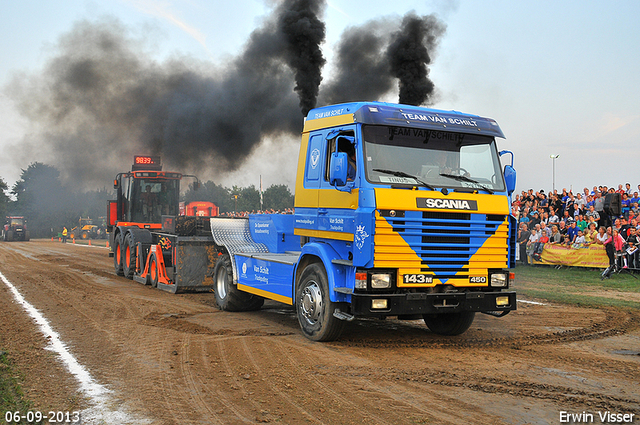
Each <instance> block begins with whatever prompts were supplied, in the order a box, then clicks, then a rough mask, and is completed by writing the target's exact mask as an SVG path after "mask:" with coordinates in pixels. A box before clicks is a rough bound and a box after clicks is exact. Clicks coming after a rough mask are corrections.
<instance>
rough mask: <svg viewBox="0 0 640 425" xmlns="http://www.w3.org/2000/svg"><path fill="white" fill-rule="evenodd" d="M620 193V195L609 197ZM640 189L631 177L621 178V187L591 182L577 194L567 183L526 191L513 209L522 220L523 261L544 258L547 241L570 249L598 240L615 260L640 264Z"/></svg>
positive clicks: (621, 264)
mask: <svg viewBox="0 0 640 425" xmlns="http://www.w3.org/2000/svg"><path fill="white" fill-rule="evenodd" d="M615 193H618V194H619V196H616V195H613V196H609V197H607V195H608V194H615ZM639 194H640V185H638V186H637V189H632V188H631V184H630V183H627V184H625V185H622V184H620V185H618V188H617V189H615V188H608V187H606V186H597V187H596V186H594V187H593V189H592V190H589V189H588V188H586V187H585V188H584V190H583V191H582V192H579V193H577V194H574V193H573V191H571V190H569V191H567V189H563V190H562V192H560V193H558V191H557V190H554V191H553V192H552V193H549V194H546V193H545V191H544V190H540V191H538V192H535V193H534V191H533V189H529V190H528V191H522V193H521V194H519V195H516V196H515V198H514V199H513V202H512V204H511V208H512V211H511V212H512V214H513V215H514V216H515V217H516V219H517V220H518V236H517V243H518V246H519V256H520V263H521V264H524V265H526V264H530V263H531V262H532V259H536V260H539V259H540V255H541V253H542V250H543V248H544V246H545V244H558V245H563V246H565V247H567V248H569V249H580V248H584V247H588V246H589V245H592V244H597V245H602V246H603V247H604V248H605V250H606V253H607V256H608V258H609V265H614V264H616V265H618V266H619V267H621V268H633V269H640V261H639V253H640V250H639V249H638V247H639V246H640V224H638V215H640V207H638V204H639V203H640V195H639ZM612 199H619V200H620V202H619V208H617V206H616V208H612V205H608V204H611V203H612V202H611V200H612ZM607 200H609V202H607ZM613 204H617V202H613ZM618 210H619V214H618V213H617V212H618ZM616 262H619V263H616Z"/></svg>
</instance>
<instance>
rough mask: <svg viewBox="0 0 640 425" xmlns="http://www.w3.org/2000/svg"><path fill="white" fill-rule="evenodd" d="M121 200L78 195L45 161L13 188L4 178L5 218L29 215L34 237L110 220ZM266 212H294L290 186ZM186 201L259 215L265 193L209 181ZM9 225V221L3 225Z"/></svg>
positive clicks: (268, 197) (272, 192)
mask: <svg viewBox="0 0 640 425" xmlns="http://www.w3.org/2000/svg"><path fill="white" fill-rule="evenodd" d="M112 199H115V191H114V190H113V189H112V188H106V187H105V188H102V189H98V190H93V191H87V192H81V193H80V192H77V191H74V190H73V188H71V187H69V186H68V185H64V184H63V183H62V181H61V179H60V172H59V171H58V170H57V169H56V168H55V167H53V166H51V165H47V164H43V163H40V162H34V163H31V164H30V165H29V166H28V167H27V169H23V170H22V174H21V176H20V179H19V180H18V181H17V182H16V183H15V184H14V185H13V187H12V188H11V189H9V187H8V185H7V183H6V182H5V181H4V179H2V177H0V217H1V218H4V217H5V216H8V215H17V216H24V217H26V219H27V223H28V224H27V225H28V228H29V231H30V233H31V237H32V238H48V237H51V236H56V235H57V234H58V233H59V232H60V231H61V230H62V227H63V226H66V227H67V228H68V229H70V228H72V227H74V226H76V225H77V224H78V221H79V219H80V217H83V218H86V217H90V218H92V219H94V220H97V223H96V224H98V225H99V224H100V222H101V221H104V220H106V214H107V201H109V200H112ZM262 199H263V203H262V209H265V210H266V209H269V210H270V209H274V210H284V209H286V208H293V195H292V194H291V191H290V190H289V187H288V186H286V185H271V186H270V187H269V188H267V189H266V190H265V191H264V192H263V194H262ZM181 201H184V202H193V201H209V202H213V203H214V204H216V206H217V207H218V208H219V212H220V213H230V212H234V211H249V212H251V211H258V210H260V209H261V207H260V191H259V190H258V189H256V187H255V186H253V185H251V186H249V187H238V186H233V187H231V188H227V187H224V186H222V185H218V184H216V183H214V182H213V181H207V182H204V183H202V184H201V185H200V187H199V188H197V190H194V188H193V186H192V185H190V186H189V188H188V189H187V190H186V192H185V193H184V194H183V195H182V196H181ZM3 222H4V220H3Z"/></svg>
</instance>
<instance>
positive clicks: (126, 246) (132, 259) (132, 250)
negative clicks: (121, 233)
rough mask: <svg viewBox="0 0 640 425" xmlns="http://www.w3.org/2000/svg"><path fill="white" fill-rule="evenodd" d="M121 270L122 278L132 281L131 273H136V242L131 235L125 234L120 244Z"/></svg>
mask: <svg viewBox="0 0 640 425" xmlns="http://www.w3.org/2000/svg"><path fill="white" fill-rule="evenodd" d="M122 257H123V258H122V262H123V264H122V270H123V272H124V277H126V278H127V279H133V273H134V272H135V271H136V242H135V240H134V239H133V234H132V233H127V236H125V237H124V242H123V244H122Z"/></svg>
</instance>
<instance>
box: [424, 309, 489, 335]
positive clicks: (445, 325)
mask: <svg viewBox="0 0 640 425" xmlns="http://www.w3.org/2000/svg"><path fill="white" fill-rule="evenodd" d="M475 316H476V313H475V312H473V311H463V312H460V313H445V314H425V315H423V317H422V318H423V319H424V323H425V324H426V325H427V327H428V328H429V330H430V331H431V332H433V333H436V334H438V335H448V336H453V335H460V334H462V333H464V332H466V330H467V329H469V327H470V326H471V324H472V323H473V319H474V317H475Z"/></svg>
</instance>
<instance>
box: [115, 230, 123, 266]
mask: <svg viewBox="0 0 640 425" xmlns="http://www.w3.org/2000/svg"><path fill="white" fill-rule="evenodd" d="M113 268H114V269H115V272H116V274H117V275H118V276H124V271H123V267H122V233H118V234H117V235H116V236H115V237H114V238H113Z"/></svg>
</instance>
